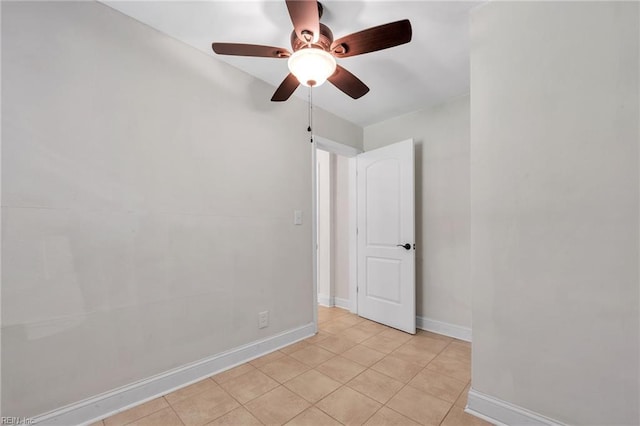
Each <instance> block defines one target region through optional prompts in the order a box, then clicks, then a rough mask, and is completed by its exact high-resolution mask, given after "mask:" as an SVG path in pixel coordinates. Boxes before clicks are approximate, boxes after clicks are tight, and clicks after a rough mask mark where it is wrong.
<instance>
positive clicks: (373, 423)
mask: <svg viewBox="0 0 640 426" xmlns="http://www.w3.org/2000/svg"><path fill="white" fill-rule="evenodd" d="M365 425H366V426H420V423H416V422H414V421H413V420H411V419H410V418H408V417H405V416H403V415H402V414H400V413H398V412H395V411H393V410H392V409H391V408H388V407H382V408H381V409H379V410H378V412H377V413H375V414H374V415H373V416H372V417H371V418H370V419H369V420H367V422H366V423H365Z"/></svg>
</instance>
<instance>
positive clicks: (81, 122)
mask: <svg viewBox="0 0 640 426" xmlns="http://www.w3.org/2000/svg"><path fill="white" fill-rule="evenodd" d="M273 90H274V88H273V87H271V86H269V85H267V84H265V83H263V82H261V81H259V80H256V79H254V78H252V77H250V76H248V75H246V74H244V73H242V72H240V71H238V70H236V69H234V68H232V67H230V66H228V65H226V64H224V63H222V62H220V61H218V60H216V59H215V58H213V57H212V56H208V55H203V54H202V53H200V52H198V51H196V50H194V49H191V48H189V47H187V46H185V45H184V44H182V43H179V42H177V41H174V40H172V39H170V38H168V37H166V36H164V35H162V34H160V33H158V32H156V31H155V30H152V29H150V28H149V27H147V26H145V25H142V24H140V23H138V22H137V21H135V20H133V19H130V18H128V17H125V16H124V15H121V14H120V13H118V12H116V11H114V10H112V9H110V8H108V7H106V6H103V5H101V4H97V3H90V2H69V3H59V2H47V3H34V2H20V3H13V2H2V373H3V376H2V413H3V415H11V416H33V415H36V414H39V413H42V412H45V411H47V410H51V409H55V408H58V407H61V406H63V405H65V404H69V403H73V402H75V401H78V400H81V399H84V398H87V397H90V396H92V395H96V394H99V393H101V392H105V391H108V390H110V389H113V388H116V387H119V386H123V385H126V384H129V383H132V382H135V381H138V380H141V379H144V378H147V377H149V376H152V375H155V374H158V373H161V372H163V371H166V370H169V369H172V368H175V367H178V366H181V365H184V364H186V363H189V362H193V361H196V360H199V359H202V358H204V357H208V356H211V355H214V354H217V353H220V352H222V351H226V350H229V349H232V348H235V347H238V346H239V345H243V344H246V343H248V342H252V341H255V340H257V339H261V338H266V337H269V336H272V335H274V334H277V333H279V332H282V331H284V330H288V329H291V328H294V327H298V326H301V325H304V324H307V323H309V322H311V321H312V312H313V309H314V307H313V306H312V266H311V265H312V264H311V261H312V247H311V236H312V235H311V223H310V219H311V210H310V209H311V144H309V142H308V134H307V132H306V131H305V128H306V120H307V113H306V103H305V102H303V101H300V100H298V99H296V98H292V99H291V100H290V101H288V102H286V103H281V104H276V103H271V102H269V99H270V97H271V94H272V92H273ZM316 130H317V131H318V132H319V133H321V134H323V135H325V136H326V137H328V138H332V139H334V140H337V141H341V142H343V143H351V144H354V145H356V146H357V145H359V144H361V141H362V129H361V128H359V127H357V126H355V125H352V124H350V123H347V122H345V121H343V120H341V119H339V118H337V117H335V116H332V115H330V114H328V113H326V112H324V111H322V110H320V109H316ZM294 209H300V210H302V211H303V213H304V224H303V225H302V226H294V225H293V210H294ZM263 310H268V311H269V312H270V325H269V327H267V328H265V329H262V330H259V329H258V327H257V314H258V312H260V311H263Z"/></svg>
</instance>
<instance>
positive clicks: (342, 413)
mask: <svg viewBox="0 0 640 426" xmlns="http://www.w3.org/2000/svg"><path fill="white" fill-rule="evenodd" d="M316 406H317V407H318V408H320V409H321V410H322V411H324V412H325V413H327V414H329V415H330V416H331V417H333V418H334V419H336V420H338V421H339V422H341V423H343V424H345V425H361V424H363V423H364V422H366V421H367V420H368V419H369V417H371V416H372V415H373V414H374V413H375V412H376V411H377V410H378V409H379V408H380V407H381V406H382V405H381V404H380V403H379V402H376V401H374V400H373V399H371V398H369V397H367V396H364V395H363V394H361V393H360V392H356V391H354V390H353V389H351V388H348V387H342V388H340V389H338V390H337V391H335V392H333V393H332V394H331V395H329V396H327V397H326V398H324V399H323V400H322V401H320V402H318V403H317V404H316Z"/></svg>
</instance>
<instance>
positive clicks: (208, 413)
mask: <svg viewBox="0 0 640 426" xmlns="http://www.w3.org/2000/svg"><path fill="white" fill-rule="evenodd" d="M247 374H251V373H247ZM227 383H230V382H227ZM171 406H172V407H173V409H174V410H175V412H176V413H177V414H178V416H180V420H182V422H183V423H184V424H185V425H186V426H197V425H203V424H205V423H208V422H210V421H212V420H215V419H217V418H218V417H220V416H223V415H225V414H227V413H228V412H229V411H231V410H233V409H234V408H237V407H239V406H240V404H238V401H236V400H235V399H233V398H232V397H231V396H230V395H229V394H228V393H227V392H225V391H224V390H223V389H222V388H221V387H220V386H218V385H216V387H215V388H213V389H210V390H208V391H205V392H202V393H199V394H197V395H194V396H192V397H189V398H186V399H183V400H182V401H178V402H176V403H175V404H171Z"/></svg>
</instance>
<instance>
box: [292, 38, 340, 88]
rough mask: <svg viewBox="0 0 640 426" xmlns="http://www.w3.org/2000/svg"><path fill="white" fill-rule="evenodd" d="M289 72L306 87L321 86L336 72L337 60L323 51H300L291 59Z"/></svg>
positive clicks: (316, 49)
mask: <svg viewBox="0 0 640 426" xmlns="http://www.w3.org/2000/svg"><path fill="white" fill-rule="evenodd" d="M288 65H289V70H290V71H291V74H293V75H295V76H296V78H297V79H298V81H299V82H300V84H302V85H304V86H320V85H321V84H322V83H324V82H325V81H326V80H327V78H329V77H331V75H333V73H334V72H335V71H336V59H335V58H334V57H333V56H332V55H331V54H330V53H328V52H325V51H324V50H322V49H318V48H314V47H310V48H306V49H300V50H298V51H296V52H293V54H292V55H291V56H290V57H289V63H288Z"/></svg>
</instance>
